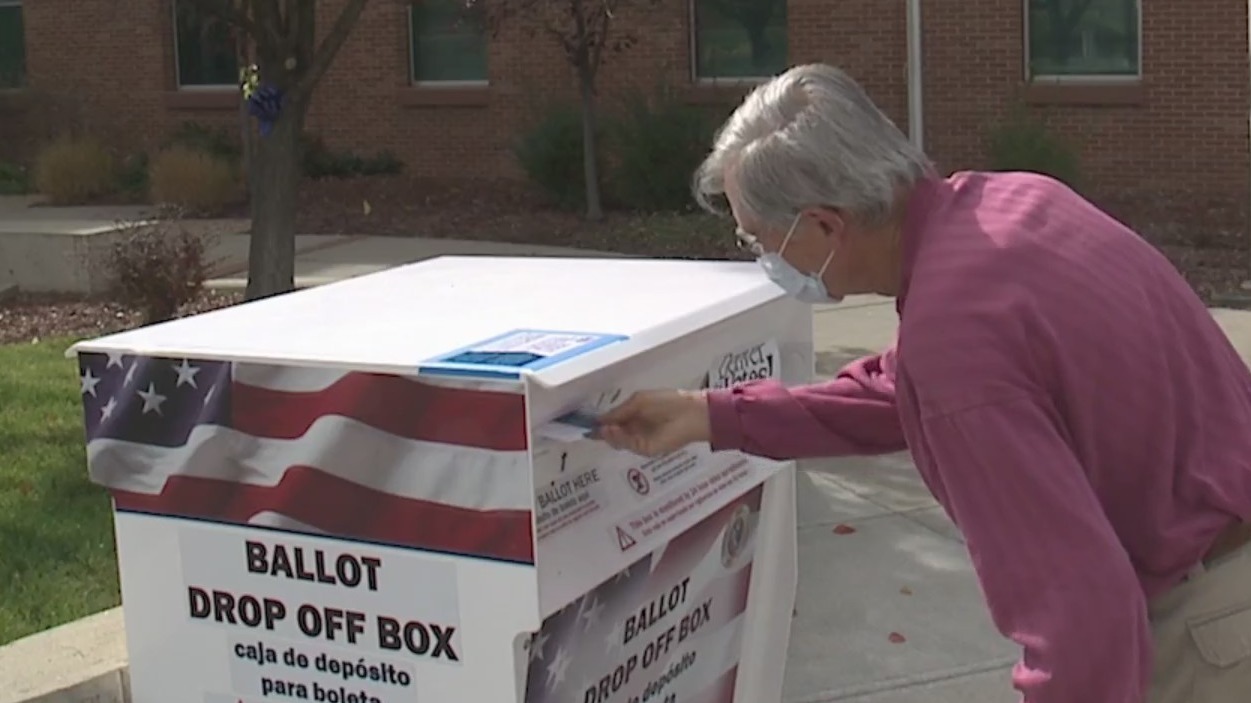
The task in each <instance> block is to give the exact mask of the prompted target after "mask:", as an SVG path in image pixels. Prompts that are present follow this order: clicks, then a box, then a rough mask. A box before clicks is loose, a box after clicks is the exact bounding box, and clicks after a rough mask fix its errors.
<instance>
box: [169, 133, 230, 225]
mask: <svg viewBox="0 0 1251 703" xmlns="http://www.w3.org/2000/svg"><path fill="white" fill-rule="evenodd" d="M148 179H149V183H150V188H151V195H152V202H154V203H157V204H160V205H173V206H176V207H179V208H184V209H186V210H188V211H190V212H196V213H201V214H211V213H215V212H218V211H220V210H221V209H222V208H224V207H225V206H227V205H229V204H231V203H233V202H235V201H236V199H237V198H238V197H239V193H240V184H239V174H238V169H237V168H235V167H234V166H233V165H232V164H231V163H230V161H229V160H227V159H224V158H222V157H220V156H216V155H214V154H211V153H209V152H207V151H202V150H199V149H192V148H189V147H185V146H181V145H176V146H171V147H169V148H168V149H165V150H164V151H162V152H161V153H159V154H157V155H156V158H154V159H152V165H151V167H150V169H149V171H148Z"/></svg>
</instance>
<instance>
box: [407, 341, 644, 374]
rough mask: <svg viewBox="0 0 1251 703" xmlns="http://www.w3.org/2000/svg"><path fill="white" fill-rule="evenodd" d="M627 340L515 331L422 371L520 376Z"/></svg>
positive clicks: (424, 366)
mask: <svg viewBox="0 0 1251 703" xmlns="http://www.w3.org/2000/svg"><path fill="white" fill-rule="evenodd" d="M624 339H626V337H625V336H623V335H619V334H597V333H590V332H563V331H556V330H528V329H522V330H513V331H511V332H506V333H504V334H501V335H499V336H498V337H492V338H490V339H487V340H485V341H482V342H478V343H477V344H471V345H469V346H467V347H463V348H461V349H457V350H455V351H452V352H448V353H447V354H443V355H441V356H436V357H435V358H433V359H430V360H429V361H426V362H425V363H423V364H422V365H421V368H420V370H419V372H420V373H429V374H440V375H453V376H494V377H505V378H519V377H520V376H521V375H522V374H523V373H525V372H527V371H539V370H541V369H545V368H547V367H549V366H552V365H555V364H559V363H560V362H562V361H565V360H567V359H571V358H573V357H575V356H580V355H582V354H585V353H587V352H589V351H593V350H596V349H599V348H601V347H605V346H607V345H609V344H612V343H614V342H620V341H622V340H624Z"/></svg>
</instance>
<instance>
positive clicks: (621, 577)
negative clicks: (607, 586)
mask: <svg viewBox="0 0 1251 703" xmlns="http://www.w3.org/2000/svg"><path fill="white" fill-rule="evenodd" d="M630 568H631V567H628V566H627V567H626V568H624V569H622V570H621V571H618V572H617V575H616V576H614V577H613V578H612V582H613V583H621V582H622V581H625V580H626V579H628V578H630Z"/></svg>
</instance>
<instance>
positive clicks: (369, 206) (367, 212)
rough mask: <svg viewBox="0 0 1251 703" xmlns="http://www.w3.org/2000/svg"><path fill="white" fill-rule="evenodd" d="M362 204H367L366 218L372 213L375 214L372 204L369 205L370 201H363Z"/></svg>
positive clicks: (365, 208)
mask: <svg viewBox="0 0 1251 703" xmlns="http://www.w3.org/2000/svg"><path fill="white" fill-rule="evenodd" d="M361 202H362V203H364V204H365V207H364V210H365V216H366V217H368V216H369V213H371V212H373V211H374V208H373V206H372V205H370V204H369V201H368V200H362V201H361Z"/></svg>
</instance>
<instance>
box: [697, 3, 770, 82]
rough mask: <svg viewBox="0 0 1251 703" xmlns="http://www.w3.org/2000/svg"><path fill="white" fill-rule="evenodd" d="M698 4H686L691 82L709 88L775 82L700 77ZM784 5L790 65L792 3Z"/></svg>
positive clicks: (739, 78) (723, 77) (758, 77)
mask: <svg viewBox="0 0 1251 703" xmlns="http://www.w3.org/2000/svg"><path fill="white" fill-rule="evenodd" d="M698 2H699V0H687V3H686V11H687V21H686V25H687V54H688V58H689V59H690V60H689V61H688V64H689V65H690V74H691V82H692V83H694V84H696V85H707V86H713V85H731V86H733V85H742V86H751V85H762V84H764V83H768V82H769V81H771V80H773V78H774V76H720V77H715V76H701V75H699V22H698V21H697V18H698V17H699V13H698V8H696V4H697V3H698ZM782 3H783V4H784V5H786V22H787V24H786V54H787V62H788V65H789V61H790V50H791V46H790V40H791V37H790V17H791V15H790V9H791V8H790V4H791V3H790V0H782Z"/></svg>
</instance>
